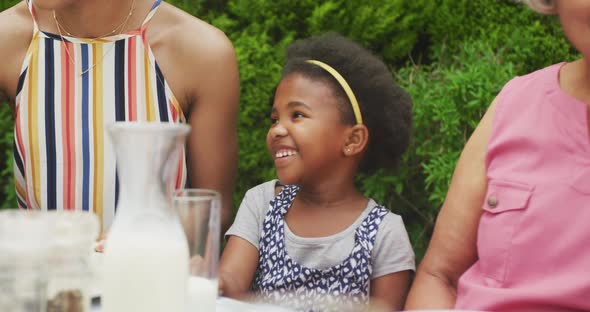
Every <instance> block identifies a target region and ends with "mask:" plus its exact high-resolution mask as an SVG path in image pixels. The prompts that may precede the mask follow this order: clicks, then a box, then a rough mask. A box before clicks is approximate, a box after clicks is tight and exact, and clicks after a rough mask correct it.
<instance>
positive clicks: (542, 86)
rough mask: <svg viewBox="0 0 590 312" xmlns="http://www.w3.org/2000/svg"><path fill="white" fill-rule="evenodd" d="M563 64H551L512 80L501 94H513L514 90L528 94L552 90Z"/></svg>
mask: <svg viewBox="0 0 590 312" xmlns="http://www.w3.org/2000/svg"><path fill="white" fill-rule="evenodd" d="M565 64H566V63H565V62H561V63H557V64H553V65H550V66H547V67H544V68H541V69H538V70H535V71H533V72H530V73H528V74H525V75H522V76H516V77H514V78H512V79H511V80H510V81H509V82H508V83H506V85H504V88H503V89H502V92H504V93H506V92H513V91H515V90H526V91H527V93H528V94H530V92H535V91H544V90H546V89H547V88H554V87H555V86H556V85H557V84H558V81H559V70H560V69H561V67H562V66H563V65H565Z"/></svg>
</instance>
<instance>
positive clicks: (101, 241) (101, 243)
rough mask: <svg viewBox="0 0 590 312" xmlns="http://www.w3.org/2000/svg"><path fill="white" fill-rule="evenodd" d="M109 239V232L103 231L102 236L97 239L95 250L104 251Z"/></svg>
mask: <svg viewBox="0 0 590 312" xmlns="http://www.w3.org/2000/svg"><path fill="white" fill-rule="evenodd" d="M106 240H107V232H103V233H102V234H101V235H100V237H99V238H98V239H97V240H96V243H94V251H96V252H100V253H102V252H104V245H105V243H106Z"/></svg>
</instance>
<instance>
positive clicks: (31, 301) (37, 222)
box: [0, 209, 50, 312]
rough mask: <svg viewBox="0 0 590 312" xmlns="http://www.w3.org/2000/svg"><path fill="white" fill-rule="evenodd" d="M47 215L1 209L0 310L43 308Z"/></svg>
mask: <svg viewBox="0 0 590 312" xmlns="http://www.w3.org/2000/svg"><path fill="white" fill-rule="evenodd" d="M49 232H50V231H49V223H48V222H47V215H46V214H44V213H42V212H40V211H23V210H16V209H13V210H12V209H11V210H4V211H1V212H0V255H1V256H0V311H3V312H25V311H26V312H40V311H43V312H44V311H46V306H45V304H46V297H45V295H46V289H47V288H46V286H47V283H46V265H45V263H46V258H47V251H48V247H49Z"/></svg>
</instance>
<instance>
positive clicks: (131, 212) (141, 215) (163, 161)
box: [101, 122, 190, 312]
mask: <svg viewBox="0 0 590 312" xmlns="http://www.w3.org/2000/svg"><path fill="white" fill-rule="evenodd" d="M189 129H190V127H189V126H188V125H183V124H171V123H145V122H132V123H129V122H121V123H115V125H114V126H113V127H112V128H111V129H110V136H111V139H112V142H113V145H114V148H115V152H116V156H117V172H118V176H119V201H118V203H117V212H116V216H115V220H114V221H113V225H112V226H111V229H110V230H109V232H108V238H107V242H106V245H105V252H104V259H103V295H102V298H101V305H102V311H103V312H129V311H141V312H150V311H154V312H155V311H157V312H161V311H185V309H186V307H185V305H186V281H187V278H188V274H189V272H188V269H189V263H188V259H189V255H188V245H187V240H186V237H185V235H184V232H183V229H182V226H181V224H180V221H179V218H178V215H177V214H176V212H175V211H174V209H173V208H172V206H171V199H170V195H171V193H170V191H171V189H170V188H169V186H171V184H170V183H169V180H170V178H171V173H172V172H173V171H174V170H175V168H176V166H177V165H178V161H179V157H180V151H181V147H182V145H183V144H184V141H185V137H186V135H187V134H188V132H189Z"/></svg>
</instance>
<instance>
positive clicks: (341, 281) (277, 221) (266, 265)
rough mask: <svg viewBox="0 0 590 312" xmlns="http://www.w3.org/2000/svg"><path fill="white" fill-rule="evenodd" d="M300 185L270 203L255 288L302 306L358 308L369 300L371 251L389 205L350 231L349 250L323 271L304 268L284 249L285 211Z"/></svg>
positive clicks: (289, 187)
mask: <svg viewBox="0 0 590 312" xmlns="http://www.w3.org/2000/svg"><path fill="white" fill-rule="evenodd" d="M298 190H299V188H298V187H297V186H294V185H287V186H285V187H284V188H283V189H282V190H281V192H280V193H279V194H278V195H277V196H276V197H275V198H274V199H273V200H272V201H271V202H270V209H269V211H268V213H267V214H266V217H265V219H264V223H263V228H262V234H261V237H260V247H259V250H260V257H259V263H258V268H257V271H256V278H255V280H254V284H253V290H254V292H255V293H256V294H257V295H258V296H259V297H260V299H261V300H263V301H265V302H269V303H273V304H279V305H286V306H289V307H291V308H295V309H297V310H302V311H347V310H348V311H359V309H362V308H363V307H366V306H367V304H368V302H369V286H370V283H371V273H372V270H373V269H372V265H371V252H372V250H373V245H374V243H375V239H376V237H377V232H378V229H379V224H380V223H381V221H382V220H383V218H384V217H385V216H386V215H387V213H388V212H389V210H387V209H386V208H384V207H382V206H375V207H374V208H373V209H372V210H371V212H370V213H369V214H368V215H367V217H365V219H364V220H363V221H362V223H361V225H360V226H359V227H358V228H357V229H356V231H355V243H354V247H353V249H352V252H351V253H350V255H349V256H348V257H347V258H346V259H345V260H344V261H343V262H342V263H340V264H337V265H335V266H333V267H330V268H327V269H325V270H318V269H313V268H307V267H304V266H302V265H300V264H298V263H297V262H295V261H294V260H293V259H291V258H290V257H289V255H288V254H287V251H286V248H285V232H284V223H285V221H284V220H285V218H284V217H285V214H286V213H287V211H288V209H289V208H290V207H291V204H292V203H293V200H294V199H295V196H296V194H297V191H298Z"/></svg>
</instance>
